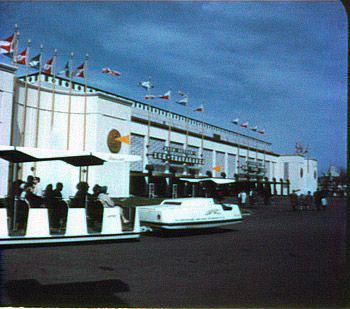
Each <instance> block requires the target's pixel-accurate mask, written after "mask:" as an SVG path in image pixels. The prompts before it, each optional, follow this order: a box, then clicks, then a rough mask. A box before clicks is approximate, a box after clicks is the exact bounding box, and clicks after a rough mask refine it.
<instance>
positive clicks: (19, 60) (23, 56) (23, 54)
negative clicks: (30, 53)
mask: <svg viewBox="0 0 350 309" xmlns="http://www.w3.org/2000/svg"><path fill="white" fill-rule="evenodd" d="M15 62H16V63H18V64H23V65H26V64H27V48H26V49H25V50H24V51H22V52H21V53H20V54H19V55H17V56H16V59H15Z"/></svg>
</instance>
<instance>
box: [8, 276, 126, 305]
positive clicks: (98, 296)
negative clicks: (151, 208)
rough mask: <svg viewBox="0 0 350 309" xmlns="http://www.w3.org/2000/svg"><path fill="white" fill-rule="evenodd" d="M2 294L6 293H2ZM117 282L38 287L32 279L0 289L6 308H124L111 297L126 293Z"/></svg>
mask: <svg viewBox="0 0 350 309" xmlns="http://www.w3.org/2000/svg"><path fill="white" fill-rule="evenodd" d="M5 291H6V292H5ZM128 291H129V286H128V285H127V284H126V283H124V282H123V281H121V280H103V281H93V282H76V283H67V284H52V285H42V284H40V283H39V282H38V281H36V280H31V279H29V280H13V281H8V282H7V283H6V284H5V285H4V286H3V292H5V293H6V294H7V297H8V299H9V301H10V304H2V305H5V306H6V305H10V306H16V307H17V306H24V307H127V306H128V304H127V303H125V302H124V301H123V300H121V299H120V298H118V297H117V296H116V295H115V294H117V293H120V292H128Z"/></svg>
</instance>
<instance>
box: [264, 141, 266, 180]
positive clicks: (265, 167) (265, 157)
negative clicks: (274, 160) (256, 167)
mask: <svg viewBox="0 0 350 309" xmlns="http://www.w3.org/2000/svg"><path fill="white" fill-rule="evenodd" d="M265 148H266V143H265V142H264V175H265V169H266V162H265V159H266V154H265Z"/></svg>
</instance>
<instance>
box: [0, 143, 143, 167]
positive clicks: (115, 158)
mask: <svg viewBox="0 0 350 309" xmlns="http://www.w3.org/2000/svg"><path fill="white" fill-rule="evenodd" d="M0 158H2V159H4V160H7V161H9V162H12V163H24V162H40V161H54V160H59V161H64V162H66V163H68V164H71V165H74V166H90V165H103V164H104V163H105V162H135V161H140V160H141V158H140V157H139V156H135V155H126V154H115V153H104V152H87V151H73V150H72V151H71V150H55V149H43V148H32V147H17V146H2V145H0Z"/></svg>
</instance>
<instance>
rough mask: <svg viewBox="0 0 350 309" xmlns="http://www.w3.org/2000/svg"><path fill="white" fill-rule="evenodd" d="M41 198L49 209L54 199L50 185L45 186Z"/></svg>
mask: <svg viewBox="0 0 350 309" xmlns="http://www.w3.org/2000/svg"><path fill="white" fill-rule="evenodd" d="M43 196H44V202H45V204H46V205H47V207H50V206H51V205H52V203H53V199H54V196H53V187H52V184H49V185H47V186H46V188H45V191H44V194H43Z"/></svg>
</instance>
